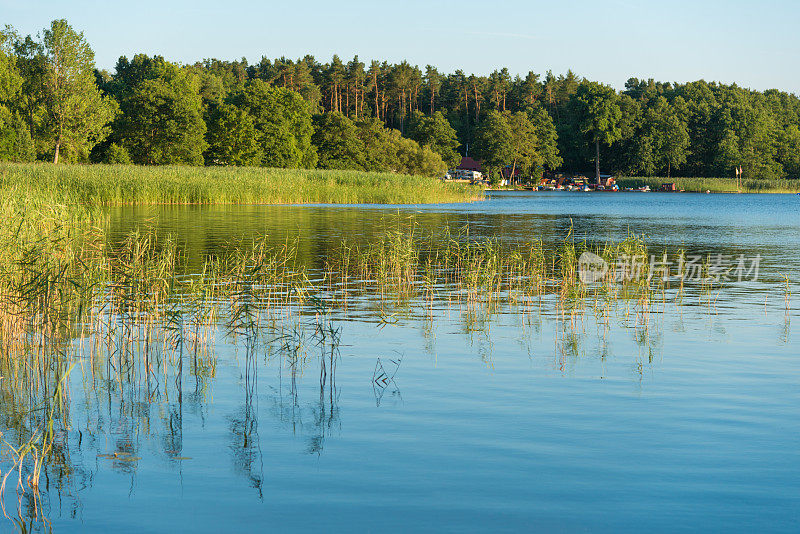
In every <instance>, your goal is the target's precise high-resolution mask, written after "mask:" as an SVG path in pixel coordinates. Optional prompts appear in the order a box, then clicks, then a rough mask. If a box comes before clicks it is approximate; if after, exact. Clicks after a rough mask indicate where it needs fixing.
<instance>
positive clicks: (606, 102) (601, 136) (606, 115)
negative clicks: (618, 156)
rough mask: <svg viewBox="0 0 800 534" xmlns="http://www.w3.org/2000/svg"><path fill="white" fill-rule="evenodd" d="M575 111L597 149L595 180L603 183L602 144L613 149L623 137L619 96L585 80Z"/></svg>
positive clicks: (580, 89)
mask: <svg viewBox="0 0 800 534" xmlns="http://www.w3.org/2000/svg"><path fill="white" fill-rule="evenodd" d="M574 111H575V114H576V116H577V125H578V128H579V130H580V132H581V133H582V134H583V135H584V136H586V137H587V138H588V139H590V140H591V142H592V143H594V145H595V178H596V179H597V182H598V183H599V182H600V143H603V144H605V145H609V146H610V145H611V143H613V142H614V141H617V140H619V139H620V138H621V137H622V130H621V128H620V121H621V120H622V110H621V109H620V107H619V95H617V92H616V91H615V90H614V89H613V88H612V87H609V86H607V85H603V84H601V83H597V82H590V81H587V80H584V81H583V82H581V83H580V85H578V88H577V91H576V93H575V99H574Z"/></svg>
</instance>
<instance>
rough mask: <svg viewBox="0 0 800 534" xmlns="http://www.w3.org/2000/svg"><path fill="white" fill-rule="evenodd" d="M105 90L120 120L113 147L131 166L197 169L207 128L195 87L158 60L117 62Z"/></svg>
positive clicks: (138, 58) (195, 80) (186, 75)
mask: <svg viewBox="0 0 800 534" xmlns="http://www.w3.org/2000/svg"><path fill="white" fill-rule="evenodd" d="M110 90H111V91H112V93H113V94H114V95H115V96H116V97H117V99H118V100H119V103H120V108H121V109H122V116H121V117H120V119H119V120H118V121H117V124H115V135H114V137H115V141H117V142H119V143H120V144H121V145H122V146H123V147H125V148H126V150H127V151H128V152H129V153H130V155H131V158H132V160H133V161H134V163H139V164H146V165H163V164H178V165H202V164H203V151H204V150H205V149H206V146H207V145H206V141H205V133H206V123H205V121H204V120H203V104H202V98H201V97H200V93H199V90H200V81H199V80H198V78H197V77H196V76H192V75H191V73H190V72H188V71H187V70H185V69H182V68H181V67H179V66H178V65H175V64H173V63H169V62H167V61H165V60H164V58H162V57H160V56H153V57H148V56H146V55H143V54H137V55H136V56H134V58H133V60H132V61H130V62H129V61H128V60H127V58H125V57H122V58H120V59H119V61H118V62H117V74H116V76H115V79H114V82H113V83H112V84H111V88H110Z"/></svg>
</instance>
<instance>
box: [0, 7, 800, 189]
mask: <svg viewBox="0 0 800 534" xmlns="http://www.w3.org/2000/svg"><path fill="white" fill-rule="evenodd" d="M463 155H469V156H472V157H474V158H476V159H480V160H482V161H483V164H484V167H485V168H486V169H487V170H488V171H489V172H490V173H492V174H493V175H495V176H498V175H499V171H501V170H502V169H504V168H507V169H509V171H510V173H511V174H513V173H514V172H515V171H517V170H518V171H519V172H521V173H522V174H523V175H538V174H540V173H541V172H542V171H544V170H555V169H563V170H566V171H587V170H588V169H592V168H594V171H595V173H596V174H597V175H599V172H600V168H601V165H602V168H603V169H605V170H607V171H609V172H617V173H625V174H633V175H642V176H659V175H662V176H663V175H667V176H669V175H671V174H674V173H676V172H680V173H681V174H683V175H693V176H730V175H732V174H733V169H735V168H737V167H742V169H743V171H744V175H745V176H747V177H750V178H780V177H798V176H800V99H798V97H797V96H796V95H794V94H789V93H787V92H782V91H778V90H774V89H772V90H768V91H764V92H759V91H753V90H749V89H745V88H741V87H738V86H737V85H735V84H733V85H724V84H719V83H713V82H712V83H708V82H705V81H703V80H700V81H696V82H689V83H683V84H682V83H670V82H656V81H653V80H652V79H651V80H639V79H637V78H631V79H629V80H628V81H627V83H626V84H625V88H624V89H623V90H622V91H616V90H614V89H613V88H612V87H609V86H607V85H604V84H602V83H599V82H595V81H591V80H587V79H585V78H580V77H579V76H577V75H576V74H575V73H573V72H572V71H568V72H567V73H566V74H563V75H559V76H555V75H553V73H552V72H550V71H548V72H547V73H546V74H545V75H544V76H543V77H541V76H539V75H538V74H535V73H533V72H529V73H528V74H527V75H526V76H524V77H522V76H512V75H511V74H510V73H509V71H508V69H505V68H503V69H498V70H495V71H494V72H492V73H490V74H489V75H488V76H480V75H475V74H469V75H467V74H466V73H465V72H464V71H462V70H456V71H455V72H453V73H448V74H445V73H440V72H439V71H438V69H436V67H434V66H431V65H427V66H426V67H425V68H424V70H423V69H420V68H419V67H417V66H415V65H411V64H410V63H408V62H407V61H402V62H400V63H396V64H391V63H388V62H386V61H383V62H381V61H371V62H369V64H366V63H364V62H362V61H360V60H359V58H358V56H356V57H354V58H353V59H352V60H350V61H342V60H341V59H340V58H339V57H338V56H336V55H334V56H333V57H332V58H331V60H330V61H329V62H327V63H321V62H319V61H317V60H316V59H315V58H314V57H313V56H310V55H307V56H305V57H303V58H300V59H297V60H292V59H287V58H285V57H281V58H279V59H274V60H271V59H269V58H267V57H262V58H261V60H260V61H259V62H258V63H256V64H249V63H248V62H247V60H245V59H244V58H243V59H241V60H236V61H222V60H217V59H206V60H203V61H201V62H197V63H195V64H193V65H181V64H178V63H174V62H170V61H168V60H166V59H164V58H163V57H161V56H148V55H145V54H137V55H135V56H134V57H133V58H131V59H128V58H127V57H121V58H119V60H118V61H117V64H116V66H115V69H114V72H113V73H109V72H107V71H104V70H98V69H96V68H95V64H94V53H93V51H92V49H91V47H90V46H89V44H88V43H87V41H86V39H85V38H84V36H83V34H82V33H81V32H78V31H76V30H74V29H73V28H72V27H71V26H70V25H69V24H68V23H67V21H65V20H56V21H53V22H52V23H51V25H50V26H49V27H48V28H46V29H44V30H43V31H42V32H41V33H40V34H39V35H38V36H37V37H36V38H34V37H31V36H26V37H21V36H20V35H18V34H17V33H16V32H15V31H14V30H13V28H11V27H6V29H5V30H4V31H2V32H0V160H14V161H31V160H37V159H41V160H52V161H56V162H59V161H70V162H105V163H137V164H143V165H163V164H183V165H261V166H270V167H285V168H314V167H320V168H328V169H358V170H367V171H393V172H403V173H416V174H426V175H431V176H436V175H442V174H443V173H444V171H445V169H447V168H448V167H452V166H455V165H456V164H457V163H458V161H459V160H460V158H461V156H463Z"/></svg>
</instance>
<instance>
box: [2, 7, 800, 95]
mask: <svg viewBox="0 0 800 534" xmlns="http://www.w3.org/2000/svg"><path fill="white" fill-rule="evenodd" d="M55 18H67V19H68V20H69V22H70V23H71V24H72V25H73V26H74V27H75V28H77V29H79V30H82V31H83V32H84V34H85V35H86V37H87V38H88V40H89V42H90V43H91V45H92V47H93V48H94V50H95V53H96V57H97V64H98V66H100V67H103V68H108V69H109V70H112V69H113V66H114V64H115V62H116V60H117V58H118V57H119V56H120V55H127V56H129V57H130V56H132V55H133V54H135V53H137V52H145V53H148V54H161V55H163V56H165V57H166V58H167V59H170V60H173V61H180V62H184V63H191V62H194V61H195V60H199V59H202V58H206V57H217V58H220V59H235V58H240V57H242V56H244V57H246V58H247V59H248V60H249V61H250V62H251V63H252V62H257V61H258V60H259V59H260V57H261V56H262V55H267V56H268V57H270V58H274V57H278V56H282V55H285V56H287V57H291V58H297V57H301V56H303V55H305V54H306V53H311V54H313V55H314V56H316V57H317V59H318V60H319V61H327V60H329V59H330V56H331V55H332V54H334V53H338V54H339V55H340V56H341V57H343V58H350V57H352V56H353V55H354V54H358V55H359V57H360V58H361V60H362V61H365V60H369V59H373V58H376V59H386V60H389V61H399V60H401V59H404V58H405V59H408V60H409V61H411V62H412V63H415V64H418V65H420V67H424V66H425V64H428V63H430V64H433V65H436V66H437V67H439V68H440V70H443V71H444V72H451V71H453V70H455V69H456V68H459V67H460V68H463V69H464V70H465V71H467V72H468V73H471V72H474V73H476V74H477V73H481V74H487V73H488V72H490V71H491V70H493V69H494V68H496V67H502V66H506V67H508V68H509V70H510V71H511V72H512V73H515V74H516V73H519V74H524V73H526V72H528V71H529V70H533V71H534V72H537V73H540V74H544V72H546V71H547V69H552V70H553V72H555V73H557V74H558V73H562V72H565V71H566V70H567V69H568V68H572V69H573V70H574V71H576V72H577V73H578V74H579V75H581V76H586V77H588V78H591V79H594V80H599V81H602V82H605V83H609V84H611V85H613V86H615V87H617V88H622V86H623V85H624V83H625V80H627V79H628V78H629V77H631V76H637V77H639V78H650V77H652V78H655V79H657V80H662V81H681V82H683V81H689V80H696V79H700V78H704V79H706V80H708V81H711V80H718V81H723V82H726V83H730V82H734V81H735V82H737V83H738V84H739V85H742V86H745V87H751V88H754V89H760V90H763V89H768V88H773V87H774V88H779V89H782V90H786V91H790V92H794V93H800V68H798V66H800V59H799V58H800V31H798V25H800V1H798V0H761V1H757V0H752V1H747V2H745V1H741V0H672V1H660V2H650V1H648V0H594V1H585V0H574V1H569V0H561V1H559V0H548V1H546V2H538V1H523V0H484V1H474V0H460V1H455V0H453V1H451V0H444V1H437V0H406V1H393V2H381V1H378V0H373V1H369V0H340V1H335V0H333V1H330V0H329V1H320V0H305V1H291V0H289V1H287V0H282V1H280V2H275V1H272V0H266V1H262V2H252V3H251V2H244V1H242V0H225V1H220V0H216V1H208V0H193V1H190V0H180V1H168V0H161V1H158V0H139V1H137V2H119V3H118V2H114V1H113V0H112V1H111V2H109V1H99V0H71V1H63V0H62V1H55V0H50V1H36V0H29V1H25V0H0V24H11V25H12V26H14V27H15V28H16V29H17V30H18V31H19V32H20V33H23V34H29V33H30V34H35V33H37V32H38V31H40V30H41V28H43V27H45V26H46V25H48V24H49V22H50V20H52V19H55Z"/></svg>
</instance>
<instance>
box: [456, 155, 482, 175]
mask: <svg viewBox="0 0 800 534" xmlns="http://www.w3.org/2000/svg"><path fill="white" fill-rule="evenodd" d="M456 169H461V170H464V171H478V172H482V170H483V169H482V168H481V162H480V161H475V160H474V159H472V158H470V157H469V156H467V157H463V158H461V162H460V163H459V164H458V165H456Z"/></svg>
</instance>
